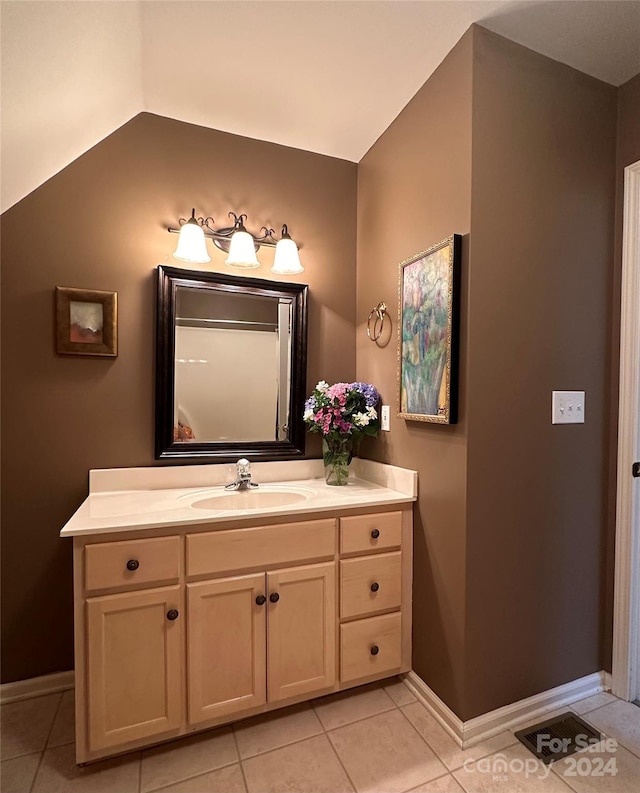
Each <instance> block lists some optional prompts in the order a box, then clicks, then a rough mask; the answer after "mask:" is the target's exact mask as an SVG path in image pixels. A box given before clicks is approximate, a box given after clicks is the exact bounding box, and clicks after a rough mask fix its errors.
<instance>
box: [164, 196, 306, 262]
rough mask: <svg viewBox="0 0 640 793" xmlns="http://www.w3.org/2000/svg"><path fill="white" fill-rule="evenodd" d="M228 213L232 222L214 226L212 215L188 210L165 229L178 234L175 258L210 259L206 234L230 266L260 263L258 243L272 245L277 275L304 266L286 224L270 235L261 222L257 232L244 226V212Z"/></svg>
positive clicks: (189, 260) (188, 259)
mask: <svg viewBox="0 0 640 793" xmlns="http://www.w3.org/2000/svg"><path fill="white" fill-rule="evenodd" d="M229 217H230V218H233V226H226V227H224V228H220V229H216V228H214V226H213V224H214V223H215V221H214V220H213V218H210V217H206V218H202V217H199V218H197V217H196V211H195V209H192V210H191V217H190V218H189V219H188V220H186V219H185V218H180V220H179V223H180V228H179V229H172V228H170V229H169V231H170V232H171V233H172V234H180V236H179V238H178V245H177V247H176V250H175V253H174V254H173V255H174V256H175V258H176V259H180V260H181V261H183V262H192V263H194V264H205V263H206V262H210V261H211V257H210V256H209V254H208V252H207V242H206V238H207V237H208V238H209V239H211V240H213V244H214V245H215V246H216V247H217V248H219V249H220V250H221V251H225V253H227V254H228V255H227V258H226V259H225V264H228V265H230V266H231V267H240V268H243V269H245V270H249V269H251V268H254V267H260V262H259V261H258V259H257V257H256V253H257V251H258V249H259V248H260V247H263V246H265V247H267V248H275V249H276V252H275V257H274V260H273V267H272V268H271V272H272V273H276V274H278V275H295V274H296V273H301V272H302V271H303V270H304V267H303V266H302V264H300V256H299V255H298V246H297V245H296V243H295V242H294V241H293V240H292V239H291V237H290V236H289V230H288V229H287V226H286V225H284V226H283V227H282V234H281V236H280V239H276V237H275V236H274V230H273V229H269V228H267V227H266V226H263V227H262V228H261V229H260V234H259V235H256V234H252V233H251V232H250V231H247V229H246V228H245V226H244V221H245V220H246V219H247V216H246V215H244V214H242V215H236V213H235V212H229Z"/></svg>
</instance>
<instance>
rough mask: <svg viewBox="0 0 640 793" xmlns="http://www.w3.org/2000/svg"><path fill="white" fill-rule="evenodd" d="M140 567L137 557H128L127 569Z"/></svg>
mask: <svg viewBox="0 0 640 793" xmlns="http://www.w3.org/2000/svg"><path fill="white" fill-rule="evenodd" d="M139 567H140V562H139V561H138V560H137V559H129V561H128V562H127V570H137V569H138V568H139Z"/></svg>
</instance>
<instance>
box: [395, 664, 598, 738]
mask: <svg viewBox="0 0 640 793" xmlns="http://www.w3.org/2000/svg"><path fill="white" fill-rule="evenodd" d="M606 675H607V673H606V672H595V673H594V674H592V675H587V676H586V677H581V678H579V679H578V680H572V681H571V682H570V683H565V684H564V685H562V686H558V687H557V688H551V689H549V690H548V691H543V692H541V693H540V694H536V695H535V696H533V697H527V699H521V700H519V701H518V702H513V703H512V704H511V705H505V706H504V707H503V708H498V709H497V710H492V711H490V712H489V713H484V714H483V715H482V716H476V718H474V719H469V721H462V720H461V719H460V718H459V717H458V716H456V714H455V713H454V712H453V711H452V710H451V708H449V707H448V706H447V705H446V704H445V703H444V702H443V701H442V700H441V699H440V697H438V695H437V694H435V693H434V692H433V691H432V690H431V689H430V688H429V686H428V685H427V684H426V683H425V682H424V680H422V679H421V678H420V677H418V675H417V674H416V673H415V672H408V673H407V674H406V675H405V678H404V679H405V682H406V683H407V685H408V686H409V688H410V689H411V691H413V693H414V694H415V695H416V697H417V698H418V699H419V700H420V702H422V704H423V705H424V706H425V707H426V708H427V710H429V712H430V713H431V714H432V715H433V716H434V718H435V719H436V720H437V721H438V722H439V723H440V724H441V725H442V726H443V727H444V729H445V730H446V731H447V732H448V733H449V735H451V737H452V738H453V739H454V740H455V741H456V743H457V744H458V745H459V746H460V747H461V748H463V749H467V748H469V747H470V746H473V745H474V744H476V743H480V741H484V740H486V739H487V738H491V737H492V736H493V735H497V734H498V733H500V732H504V730H509V729H513V728H514V727H519V726H521V725H523V724H525V723H527V722H531V721H534V720H541V719H542V718H543V717H544V716H545V714H547V713H549V712H550V711H552V710H556V709H557V708H561V707H563V706H565V705H570V704H571V703H572V702H577V701H578V700H579V699H585V698H586V697H591V696H593V695H594V694H599V693H600V692H601V691H604V690H605V689H606V688H607V686H606Z"/></svg>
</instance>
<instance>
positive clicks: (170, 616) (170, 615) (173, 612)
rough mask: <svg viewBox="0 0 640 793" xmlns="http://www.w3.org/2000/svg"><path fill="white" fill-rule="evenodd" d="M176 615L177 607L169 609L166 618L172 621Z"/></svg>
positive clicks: (176, 617)
mask: <svg viewBox="0 0 640 793" xmlns="http://www.w3.org/2000/svg"><path fill="white" fill-rule="evenodd" d="M178 616H179V614H178V609H169V611H167V619H168V620H171V621H172V622H173V620H177V619H178Z"/></svg>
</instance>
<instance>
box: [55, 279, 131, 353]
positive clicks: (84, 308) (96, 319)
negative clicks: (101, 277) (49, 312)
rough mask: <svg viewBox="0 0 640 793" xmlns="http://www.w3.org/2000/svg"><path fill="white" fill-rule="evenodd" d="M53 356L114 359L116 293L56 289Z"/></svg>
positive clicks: (116, 345) (116, 322)
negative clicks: (54, 354)
mask: <svg viewBox="0 0 640 793" xmlns="http://www.w3.org/2000/svg"><path fill="white" fill-rule="evenodd" d="M55 296H56V352H57V353H58V354H59V355H91V356H101V357H107V358H115V357H116V356H117V355H118V293H117V292H103V291H100V290H97V289H73V288H71V287H66V286H56V291H55Z"/></svg>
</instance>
